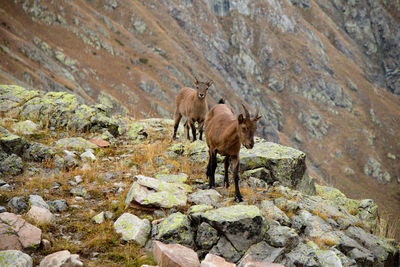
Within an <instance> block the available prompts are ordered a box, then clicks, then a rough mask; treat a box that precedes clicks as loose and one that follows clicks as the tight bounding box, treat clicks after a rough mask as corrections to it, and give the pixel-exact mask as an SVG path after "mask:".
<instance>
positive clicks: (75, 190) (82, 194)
mask: <svg viewBox="0 0 400 267" xmlns="http://www.w3.org/2000/svg"><path fill="white" fill-rule="evenodd" d="M69 193H70V194H71V195H74V196H80V197H86V195H87V190H86V189H85V188H83V187H81V186H78V187H75V188H72V189H71V190H70V191H69Z"/></svg>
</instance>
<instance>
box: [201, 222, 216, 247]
mask: <svg viewBox="0 0 400 267" xmlns="http://www.w3.org/2000/svg"><path fill="white" fill-rule="evenodd" d="M218 240H219V236H218V231H217V230H215V229H214V228H213V227H212V226H211V225H209V224H208V223H205V222H203V223H201V224H200V225H199V227H198V228H197V234H196V245H197V246H198V247H200V248H202V249H206V250H207V249H208V250H209V249H211V248H212V247H213V246H214V245H215V244H216V243H217V242H218Z"/></svg>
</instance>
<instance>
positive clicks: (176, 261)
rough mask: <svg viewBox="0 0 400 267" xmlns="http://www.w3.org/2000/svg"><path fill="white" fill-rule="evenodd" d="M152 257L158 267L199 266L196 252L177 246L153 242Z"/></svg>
mask: <svg viewBox="0 0 400 267" xmlns="http://www.w3.org/2000/svg"><path fill="white" fill-rule="evenodd" d="M153 257H154V260H155V261H156V262H157V264H158V265H159V266H165V267H169V266H170V267H172V266H174V267H177V266H179V267H186V266H191V267H199V266H200V261H199V258H198V257H197V254H196V252H194V251H193V250H192V249H190V248H186V247H184V246H182V245H179V244H169V245H166V244H163V243H162V242H160V241H154V243H153Z"/></svg>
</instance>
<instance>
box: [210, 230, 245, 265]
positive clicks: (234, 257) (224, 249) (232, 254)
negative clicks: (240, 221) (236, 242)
mask: <svg viewBox="0 0 400 267" xmlns="http://www.w3.org/2000/svg"><path fill="white" fill-rule="evenodd" d="M210 253H212V254H215V255H217V256H221V257H223V258H224V259H226V260H227V261H229V262H237V261H238V260H239V259H240V258H241V257H242V255H243V253H244V251H238V250H237V249H236V248H235V247H234V246H233V245H232V243H231V242H229V240H228V239H227V238H226V237H225V236H221V237H220V239H219V240H218V243H217V244H216V245H215V246H214V247H213V248H212V249H211V250H210Z"/></svg>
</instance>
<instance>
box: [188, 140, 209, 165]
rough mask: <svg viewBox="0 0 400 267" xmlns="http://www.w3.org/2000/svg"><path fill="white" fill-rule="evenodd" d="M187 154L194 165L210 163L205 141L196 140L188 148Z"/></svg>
mask: <svg viewBox="0 0 400 267" xmlns="http://www.w3.org/2000/svg"><path fill="white" fill-rule="evenodd" d="M185 149H186V151H185V154H186V155H187V156H189V158H190V160H191V161H193V162H194V163H198V164H201V163H206V162H207V161H208V147H207V144H206V143H205V142H204V141H201V140H196V141H194V142H192V143H190V144H189V145H188V146H186V148H185Z"/></svg>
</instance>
